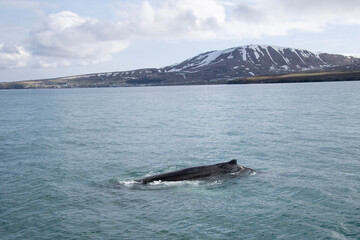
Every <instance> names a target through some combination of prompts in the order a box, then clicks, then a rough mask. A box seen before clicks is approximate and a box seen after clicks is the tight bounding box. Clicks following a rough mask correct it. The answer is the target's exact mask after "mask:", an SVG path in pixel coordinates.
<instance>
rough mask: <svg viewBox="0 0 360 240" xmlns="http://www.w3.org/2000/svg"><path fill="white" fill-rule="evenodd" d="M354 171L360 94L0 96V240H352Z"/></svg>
mask: <svg viewBox="0 0 360 240" xmlns="http://www.w3.org/2000/svg"><path fill="white" fill-rule="evenodd" d="M232 158H236V159H238V163H239V164H241V165H244V166H247V167H251V168H254V169H256V170H257V174H256V175H253V176H248V177H243V178H227V179H217V180H208V181H187V182H175V183H166V182H162V183H155V184H151V185H147V186H143V185H139V184H136V183H134V182H133V181H132V180H133V179H136V178H140V177H144V176H147V175H151V174H157V173H161V172H164V171H170V170H177V169H181V168H184V167H191V166H197V165H204V164H213V163H218V162H223V161H229V160H230V159H232ZM359 172H360V82H338V83H302V84H266V85H231V86H226V85H218V86H181V87H147V88H107V89H61V90H55V89H54V90H11V91H7V90H4V91H0V239H360V217H359V216H360V174H359Z"/></svg>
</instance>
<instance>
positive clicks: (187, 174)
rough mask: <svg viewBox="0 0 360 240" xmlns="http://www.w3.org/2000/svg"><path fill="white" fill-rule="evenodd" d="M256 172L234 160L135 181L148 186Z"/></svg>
mask: <svg viewBox="0 0 360 240" xmlns="http://www.w3.org/2000/svg"><path fill="white" fill-rule="evenodd" d="M255 172H256V171H255V170H254V169H251V168H247V167H244V166H241V165H238V164H237V160H236V159H232V160H231V161H228V162H222V163H217V164H213V165H204V166H197V167H190V168H185V169H181V170H177V171H172V172H166V173H161V174H157V175H153V176H148V177H144V178H142V179H138V180H135V181H136V182H139V183H142V184H148V183H151V182H155V181H185V180H199V179H206V178H212V177H221V176H232V175H235V176H248V175H251V174H253V173H255Z"/></svg>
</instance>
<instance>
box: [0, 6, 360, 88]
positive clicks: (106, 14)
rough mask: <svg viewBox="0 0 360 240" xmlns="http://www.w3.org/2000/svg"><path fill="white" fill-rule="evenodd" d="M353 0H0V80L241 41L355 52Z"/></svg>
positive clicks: (359, 38)
mask: <svg viewBox="0 0 360 240" xmlns="http://www.w3.org/2000/svg"><path fill="white" fill-rule="evenodd" d="M359 42H360V1H359V0H301V1H300V0H146V1H144V0H132V1H130V0H102V1H98V0H71V1H70V0H51V1H50V0H47V1H46V0H0V82H11V81H20V80H32V79H46V78H54V77H63V76H71V75H79V74H88V73H98V72H115V71H126V70H132V69H139V68H152V67H154V68H159V67H164V66H168V65H172V64H175V63H179V62H182V61H183V60H185V59H188V58H190V57H193V56H195V55H197V54H199V53H203V52H207V51H211V50H221V49H226V48H231V47H237V46H243V45H248V44H263V45H276V46H282V47H292V48H299V49H306V50H309V51H313V52H326V53H337V54H346V55H357V56H360V44H359Z"/></svg>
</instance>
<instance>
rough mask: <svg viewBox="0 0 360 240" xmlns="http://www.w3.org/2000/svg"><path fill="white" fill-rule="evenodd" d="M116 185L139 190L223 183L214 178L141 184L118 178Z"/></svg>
mask: <svg viewBox="0 0 360 240" xmlns="http://www.w3.org/2000/svg"><path fill="white" fill-rule="evenodd" d="M117 184H118V186H122V187H125V188H129V189H140V190H160V189H169V188H184V187H185V188H188V187H189V188H198V187H207V186H214V185H220V184H223V181H222V180H219V179H216V180H215V179H214V180H211V181H206V180H187V181H154V182H151V183H148V184H142V183H140V182H137V181H135V180H118V181H117Z"/></svg>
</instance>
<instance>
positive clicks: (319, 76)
mask: <svg viewBox="0 0 360 240" xmlns="http://www.w3.org/2000/svg"><path fill="white" fill-rule="evenodd" d="M335 81H360V71H335V72H332V71H328V72H300V73H289V74H278V75H261V76H253V77H245V78H237V79H234V80H223V79H222V80H213V81H208V82H192V83H179V84H176V83H175V84H174V83H172V84H164V83H162V81H160V80H158V81H152V80H150V81H149V82H147V81H132V82H129V84H128V85H125V86H126V87H137V86H176V85H214V84H263V83H300V82H335ZM96 87H114V85H113V84H109V85H107V84H104V83H102V84H101V85H100V84H96V83H94V82H87V81H78V82H77V84H76V85H74V84H72V83H71V80H69V82H68V81H67V80H64V79H62V80H58V79H56V80H55V79H54V80H32V81H19V82H5V83H0V89H36V88H96Z"/></svg>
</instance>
